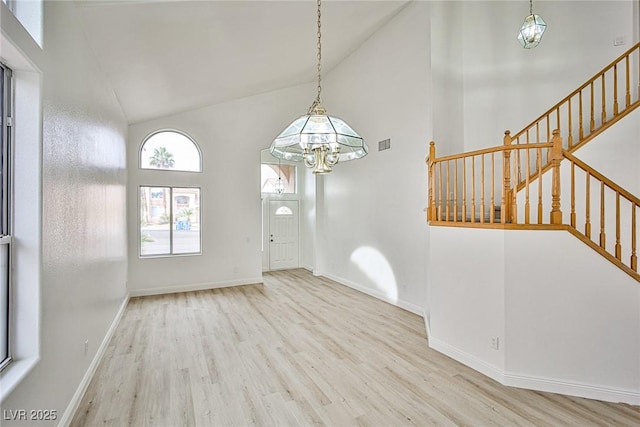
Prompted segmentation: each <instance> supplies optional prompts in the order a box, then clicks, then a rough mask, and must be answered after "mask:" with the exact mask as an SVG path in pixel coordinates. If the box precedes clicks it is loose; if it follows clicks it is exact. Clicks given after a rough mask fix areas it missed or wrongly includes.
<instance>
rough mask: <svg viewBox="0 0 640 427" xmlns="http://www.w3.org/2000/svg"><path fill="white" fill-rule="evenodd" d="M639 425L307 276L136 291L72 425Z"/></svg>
mask: <svg viewBox="0 0 640 427" xmlns="http://www.w3.org/2000/svg"><path fill="white" fill-rule="evenodd" d="M97 425H112V426H126V425H132V426H167V427H176V426H250V425H255V426H316V425H317V426H322V425H327V426H405V425H407V426H410V425H417V426H431V425H443V426H453V425H468V426H492V425H500V426H592V425H593V426H596V425H598V426H636V427H637V426H639V425H640V407H634V406H629V405H624V404H610V403H604V402H599V401H594V400H587V399H580V398H572V397H566V396H560V395H555V394H550V393H540V392H534V391H529V390H521V389H516V388H509V387H505V386H502V385H500V384H498V383H496V382H495V381H493V380H491V379H489V378H487V377H485V376H483V375H481V374H479V373H477V372H475V371H473V370H471V369H469V368H467V367H465V366H463V365H461V364H459V363H457V362H455V361H453V360H451V359H449V358H448V357H446V356H444V355H442V354H440V353H438V352H436V351H433V350H430V349H429V348H428V347H427V342H426V337H425V330H424V324H423V321H422V319H421V318H420V317H419V316H416V315H413V314H411V313H408V312H406V311H404V310H401V309H399V308H396V307H394V306H392V305H389V304H386V303H384V302H381V301H378V300H376V299H374V298H371V297H369V296H366V295H364V294H361V293H359V292H357V291H354V290H352V289H349V288H346V287H344V286H341V285H339V284H336V283H335V282H332V281H330V280H328V279H325V278H319V277H313V276H312V275H311V274H309V273H308V272H306V271H304V270H292V271H285V272H274V273H268V274H265V276H264V285H250V286H242V287H237V288H225V289H218V290H209V291H198V292H190V293H178V294H171V295H162V296H153V297H144V298H133V299H131V301H130V303H129V305H128V307H127V309H126V312H125V314H124V316H123V318H122V320H121V322H120V325H119V327H118V329H117V331H116V333H115V335H114V337H113V339H112V342H111V343H110V345H109V347H108V350H107V352H106V354H105V356H104V358H103V360H102V363H101V364H100V366H99V368H98V370H97V372H96V375H95V377H94V378H93V380H92V382H91V384H90V385H89V388H88V390H87V393H86V394H85V396H84V399H83V401H82V402H81V404H80V407H79V409H78V412H77V413H76V416H75V418H74V419H73V422H72V426H97Z"/></svg>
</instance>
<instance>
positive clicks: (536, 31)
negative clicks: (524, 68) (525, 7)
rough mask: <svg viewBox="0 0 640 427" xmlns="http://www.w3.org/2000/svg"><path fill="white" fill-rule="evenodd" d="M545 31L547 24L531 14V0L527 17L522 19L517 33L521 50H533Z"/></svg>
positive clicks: (531, 0)
mask: <svg viewBox="0 0 640 427" xmlns="http://www.w3.org/2000/svg"><path fill="white" fill-rule="evenodd" d="M546 29H547V24H546V23H545V22H544V20H543V19H542V17H541V16H540V15H535V14H534V13H533V0H529V15H528V16H527V17H526V18H524V22H523V23H522V27H521V28H520V31H519V32H518V41H519V42H520V44H521V45H522V47H523V48H525V49H533V48H534V47H536V46H538V45H539V44H540V40H542V35H543V34H544V31H545V30H546Z"/></svg>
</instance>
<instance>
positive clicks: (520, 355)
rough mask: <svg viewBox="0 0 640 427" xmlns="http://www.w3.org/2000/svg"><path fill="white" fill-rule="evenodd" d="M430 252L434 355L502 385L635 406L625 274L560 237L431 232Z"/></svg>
mask: <svg viewBox="0 0 640 427" xmlns="http://www.w3.org/2000/svg"><path fill="white" fill-rule="evenodd" d="M430 246H431V255H430V258H431V268H430V273H431V278H432V283H431V290H430V294H429V296H430V298H431V300H430V303H431V306H432V309H431V336H430V343H429V344H430V345H431V346H432V347H433V348H436V349H437V350H439V351H442V352H443V353H445V354H448V355H449V356H451V357H453V358H455V359H456V360H459V361H460V362H463V363H465V364H467V365H469V366H471V367H473V368H474V369H477V370H479V371H481V372H483V373H485V374H486V375H489V376H491V377H493V378H494V379H496V380H498V381H500V382H502V383H504V384H507V385H513V386H519V387H526V388H531V389H537V390H545V391H551V392H559V393H566V394H571V395H577V396H584V397H590V398H594V399H601V400H609V401H614V402H615V401H622V402H627V403H631V404H635V405H638V404H640V364H638V360H640V287H638V283H637V282H636V281H635V280H633V279H632V278H631V277H629V276H628V275H627V274H626V273H624V272H623V271H622V270H620V269H618V268H617V267H616V266H614V265H613V264H612V263H610V262H609V261H607V260H606V259H605V258H603V257H602V256H601V255H599V254H598V253H596V252H595V251H594V250H592V249H591V248H589V247H588V246H586V245H585V244H583V243H582V242H581V241H579V240H578V239H577V238H575V237H574V236H572V235H571V234H569V233H568V232H566V231H524V230H490V229H485V230H477V229H460V228H454V227H451V228H448V227H434V228H433V229H432V230H431V232H430ZM451 259H455V265H456V266H462V265H463V266H464V269H462V268H453V266H452V264H451V261H450V260H451ZM494 336H497V337H499V349H498V350H495V349H493V348H492V347H491V337H494Z"/></svg>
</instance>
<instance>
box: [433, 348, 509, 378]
mask: <svg viewBox="0 0 640 427" xmlns="http://www.w3.org/2000/svg"><path fill="white" fill-rule="evenodd" d="M429 347H430V348H432V349H434V350H436V351H439V352H440V353H442V354H446V355H447V356H449V357H450V358H452V359H454V360H457V361H458V362H460V363H462V364H463V365H466V366H468V367H470V368H471V369H474V370H476V371H478V372H480V373H481V374H484V375H486V376H488V377H489V378H492V379H494V380H496V381H498V382H499V383H500V384H504V371H503V370H502V369H499V368H498V367H496V366H494V365H491V364H490V363H487V362H485V361H484V360H482V359H479V358H477V357H476V356H473V355H472V354H469V353H467V352H465V351H462V350H460V349H459V348H457V347H454V346H452V345H450V344H447V343H446V342H444V341H440V340H439V339H437V338H434V337H433V336H430V337H429Z"/></svg>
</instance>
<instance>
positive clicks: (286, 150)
mask: <svg viewBox="0 0 640 427" xmlns="http://www.w3.org/2000/svg"><path fill="white" fill-rule="evenodd" d="M317 3H318V33H317V35H318V43H317V47H318V94H317V95H316V99H315V100H314V101H313V103H312V104H311V106H310V107H309V109H308V110H307V114H305V115H304V116H301V117H298V118H297V119H296V120H294V121H293V122H292V123H291V124H290V125H289V126H287V127H286V128H285V130H283V131H282V132H281V133H280V135H278V136H277V137H276V139H274V140H273V142H272V143H271V147H270V149H269V150H270V152H271V154H272V155H273V156H275V157H277V158H280V159H285V160H293V161H304V164H305V165H306V166H307V167H308V168H312V169H313V173H314V174H327V173H329V172H331V168H332V167H333V166H335V165H336V164H337V163H338V162H339V161H342V162H344V161H347V160H353V159H359V158H361V157H364V156H366V155H367V145H366V144H365V142H364V140H363V138H362V137H361V136H360V135H358V133H357V132H356V131H354V130H353V129H352V128H351V126H349V125H348V124H347V123H345V122H344V120H342V119H339V118H338V117H335V116H329V115H327V114H326V113H327V111H326V110H325V108H324V107H323V106H322V102H321V94H322V85H321V81H322V78H321V73H320V71H321V69H322V67H321V62H322V31H321V29H322V26H321V13H320V6H321V0H318V1H317Z"/></svg>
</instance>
